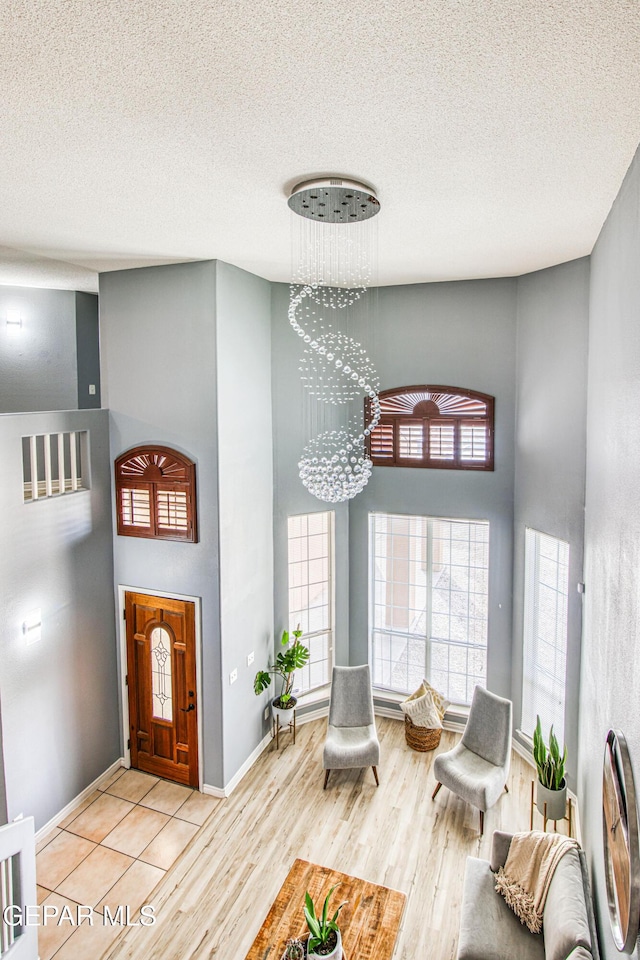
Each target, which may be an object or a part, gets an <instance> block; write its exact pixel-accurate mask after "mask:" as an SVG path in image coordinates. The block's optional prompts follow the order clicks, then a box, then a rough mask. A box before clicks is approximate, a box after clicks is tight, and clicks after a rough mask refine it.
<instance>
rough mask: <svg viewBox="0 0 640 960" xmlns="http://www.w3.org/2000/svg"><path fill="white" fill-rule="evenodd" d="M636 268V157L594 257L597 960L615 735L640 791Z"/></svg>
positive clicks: (591, 485) (603, 926)
mask: <svg viewBox="0 0 640 960" xmlns="http://www.w3.org/2000/svg"><path fill="white" fill-rule="evenodd" d="M638 264H640V155H638V154H636V157H635V159H634V160H633V162H632V164H631V166H630V168H629V171H628V173H627V176H626V178H625V180H624V183H623V185H622V187H621V190H620V192H619V194H618V197H617V199H616V200H615V202H614V204H613V207H612V209H611V212H610V214H609V217H608V219H607V221H606V223H605V225H604V227H603V229H602V232H601V234H600V237H599V238H598V241H597V243H596V246H595V248H594V251H593V253H592V255H591V288H590V322H589V379H588V398H587V470H586V522H585V585H586V589H585V600H584V630H583V640H582V671H581V692H580V705H581V709H580V723H579V743H580V747H579V769H578V799H579V802H580V817H581V822H582V828H583V836H584V842H585V847H586V850H587V856H588V860H589V863H590V867H591V872H592V880H593V886H594V890H595V897H596V904H597V914H598V921H599V929H600V935H601V946H602V952H603V958H604V960H609V958H613V957H616V956H618V955H619V954H618V952H617V950H616V948H615V945H614V943H613V939H612V937H611V933H610V929H609V919H608V910H607V894H606V888H605V878H604V862H603V855H602V849H603V848H602V792H601V789H600V785H601V783H602V758H603V754H604V746H605V738H606V736H607V731H608V730H609V729H610V728H612V727H613V728H616V729H618V730H621V731H622V732H623V734H624V735H625V737H626V740H627V744H628V746H629V752H630V755H631V763H632V766H633V771H634V778H635V784H636V790H637V791H638V790H640V710H638V704H639V703H640V670H639V669H638V628H639V624H640V588H639V583H640V579H639V578H640V482H639V481H638V474H639V471H640V458H639V454H638V451H640V416H639V415H638V411H640V269H638ZM636 955H637V954H636V953H635V952H634V954H633V956H634V957H635V956H636Z"/></svg>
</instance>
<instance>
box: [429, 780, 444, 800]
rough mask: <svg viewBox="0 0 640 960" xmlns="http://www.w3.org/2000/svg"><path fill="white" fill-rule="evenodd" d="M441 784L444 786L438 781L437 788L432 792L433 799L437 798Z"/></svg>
mask: <svg viewBox="0 0 640 960" xmlns="http://www.w3.org/2000/svg"><path fill="white" fill-rule="evenodd" d="M441 786H442V784H441V783H436V788H435V790H434V791H433V793H432V794H431V799H432V800H435V798H436V793H437V792H438V790H439V789H440V787H441Z"/></svg>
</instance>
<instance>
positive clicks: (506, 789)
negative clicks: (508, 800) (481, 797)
mask: <svg viewBox="0 0 640 960" xmlns="http://www.w3.org/2000/svg"><path fill="white" fill-rule="evenodd" d="M504 792H505V793H509V787H508V786H507V785H506V783H505V785H504Z"/></svg>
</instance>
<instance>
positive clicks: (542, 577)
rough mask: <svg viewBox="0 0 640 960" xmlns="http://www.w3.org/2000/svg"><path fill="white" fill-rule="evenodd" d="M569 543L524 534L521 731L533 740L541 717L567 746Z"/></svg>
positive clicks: (530, 532) (546, 728)
mask: <svg viewBox="0 0 640 960" xmlns="http://www.w3.org/2000/svg"><path fill="white" fill-rule="evenodd" d="M568 597H569V544H568V543H565V542H564V540H557V539H556V538H555V537H549V536H547V535H546V534H544V533H539V531H538V530H531V529H530V528H527V530H526V532H525V592H524V667H523V684H522V730H523V732H524V733H527V734H529V735H530V736H531V735H533V731H534V728H535V725H536V715H537V714H539V715H540V719H541V721H542V727H543V733H544V736H545V740H546V738H547V736H548V734H549V727H550V726H551V724H553V728H554V732H555V733H556V735H557V737H558V740H559V741H560V742H561V743H562V739H563V737H564V699H565V681H566V673H567V604H568Z"/></svg>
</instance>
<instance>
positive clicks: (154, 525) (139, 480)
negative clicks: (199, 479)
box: [115, 445, 198, 543]
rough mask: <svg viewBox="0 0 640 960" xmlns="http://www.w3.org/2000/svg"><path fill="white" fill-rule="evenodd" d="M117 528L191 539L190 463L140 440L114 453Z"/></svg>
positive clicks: (122, 532)
mask: <svg viewBox="0 0 640 960" xmlns="http://www.w3.org/2000/svg"><path fill="white" fill-rule="evenodd" d="M115 469H116V499H117V515H118V533H119V534H120V535H121V536H124V537H155V538H156V539H158V540H186V541H189V542H191V543H195V542H197V539H198V528H197V524H196V467H195V464H194V463H193V461H192V460H189V459H188V458H187V457H185V456H183V454H181V453H178V451H177V450H172V449H171V448H170V447H158V446H155V445H146V446H143V447H134V448H133V449H132V450H127V451H126V453H123V454H121V456H119V457H118V459H117V460H116V464H115Z"/></svg>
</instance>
